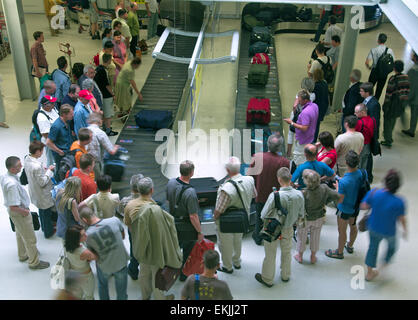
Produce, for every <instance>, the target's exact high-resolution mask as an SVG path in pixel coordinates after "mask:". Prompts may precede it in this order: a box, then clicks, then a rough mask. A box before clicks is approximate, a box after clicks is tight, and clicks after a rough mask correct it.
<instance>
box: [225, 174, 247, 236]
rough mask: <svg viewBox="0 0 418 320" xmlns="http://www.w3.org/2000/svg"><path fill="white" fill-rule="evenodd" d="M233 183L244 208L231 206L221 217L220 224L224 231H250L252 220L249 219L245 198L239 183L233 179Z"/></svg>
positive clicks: (231, 181)
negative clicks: (240, 190)
mask: <svg viewBox="0 0 418 320" xmlns="http://www.w3.org/2000/svg"><path fill="white" fill-rule="evenodd" d="M228 182H230V183H232V184H233V185H234V187H235V189H236V190H237V192H238V195H239V198H240V200H241V203H242V206H243V208H234V207H230V208H228V209H227V210H225V212H224V213H223V214H221V216H220V218H219V226H220V229H221V232H223V233H247V232H249V231H250V222H249V220H248V213H247V210H246V209H245V204H244V200H242V197H241V193H240V192H239V189H238V186H237V183H236V182H235V181H233V180H229V181H228Z"/></svg>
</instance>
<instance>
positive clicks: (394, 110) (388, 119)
mask: <svg viewBox="0 0 418 320" xmlns="http://www.w3.org/2000/svg"><path fill="white" fill-rule="evenodd" d="M403 68H404V63H403V62H402V61H401V60H397V61H395V63H394V68H393V69H394V71H395V75H393V76H392V77H390V79H389V81H388V85H387V88H386V96H385V102H384V104H383V120H384V124H383V137H384V138H385V140H384V141H382V142H381V143H380V144H381V145H383V146H386V147H388V148H390V147H392V142H393V139H392V132H393V128H394V127H395V123H396V119H397V118H398V117H399V116H400V115H401V114H402V113H403V110H404V109H405V105H406V104H407V103H408V96H409V78H408V75H406V74H402V71H403Z"/></svg>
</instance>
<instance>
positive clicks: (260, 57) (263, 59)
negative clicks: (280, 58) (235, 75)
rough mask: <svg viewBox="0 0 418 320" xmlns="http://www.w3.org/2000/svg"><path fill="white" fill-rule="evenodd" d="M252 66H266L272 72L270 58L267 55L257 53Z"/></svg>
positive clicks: (252, 60)
mask: <svg viewBox="0 0 418 320" xmlns="http://www.w3.org/2000/svg"><path fill="white" fill-rule="evenodd" d="M251 64H266V65H267V66H268V70H269V71H270V58H269V56H268V54H267V53H264V52H262V53H256V54H255V55H254V57H252V58H251Z"/></svg>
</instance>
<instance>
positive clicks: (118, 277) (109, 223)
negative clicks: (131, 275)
mask: <svg viewBox="0 0 418 320" xmlns="http://www.w3.org/2000/svg"><path fill="white" fill-rule="evenodd" d="M80 218H81V220H82V221H83V222H84V223H86V224H87V225H88V226H89V228H88V229H87V232H86V233H87V247H88V248H89V249H90V250H93V251H94V252H95V253H97V255H98V256H99V260H97V261H96V268H97V278H98V289H99V297H100V300H109V288H108V280H109V278H110V277H111V276H112V275H113V276H114V277H115V286H116V296H117V299H118V300H127V299H128V295H127V293H126V291H127V286H128V268H127V266H126V265H127V261H128V260H129V254H128V253H127V252H126V248H125V245H124V244H123V239H124V238H125V231H124V229H123V225H122V223H121V222H120V221H119V219H118V218H116V217H112V218H108V219H103V220H102V219H99V218H98V217H97V216H96V215H95V214H94V212H93V211H92V210H91V209H90V208H89V207H84V208H83V209H81V211H80Z"/></svg>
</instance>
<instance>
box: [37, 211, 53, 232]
mask: <svg viewBox="0 0 418 320" xmlns="http://www.w3.org/2000/svg"><path fill="white" fill-rule="evenodd" d="M39 218H40V220H41V229H42V231H43V233H44V236H45V238H49V237H51V236H52V235H53V234H54V226H53V225H52V210H51V208H48V209H39Z"/></svg>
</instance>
